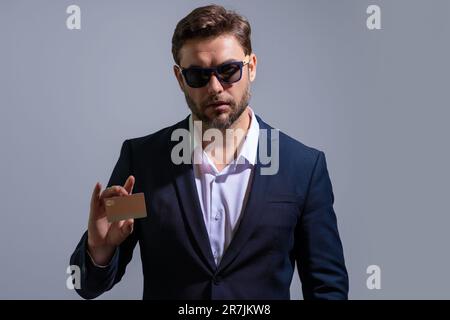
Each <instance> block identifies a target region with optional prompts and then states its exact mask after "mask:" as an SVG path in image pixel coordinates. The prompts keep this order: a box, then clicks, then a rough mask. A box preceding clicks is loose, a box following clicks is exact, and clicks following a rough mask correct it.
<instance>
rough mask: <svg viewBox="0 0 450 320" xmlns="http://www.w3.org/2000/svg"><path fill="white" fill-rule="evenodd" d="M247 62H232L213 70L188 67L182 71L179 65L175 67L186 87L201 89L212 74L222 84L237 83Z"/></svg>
mask: <svg viewBox="0 0 450 320" xmlns="http://www.w3.org/2000/svg"><path fill="white" fill-rule="evenodd" d="M249 62H250V61H232V62H227V63H224V64H221V65H220V66H217V67H213V68H201V67H190V68H186V69H184V68H182V67H180V66H179V65H177V67H178V68H179V69H180V70H181V73H182V74H183V76H184V79H185V80H186V83H187V85H188V86H190V87H192V88H201V87H204V86H206V84H207V83H208V82H209V80H210V79H211V75H212V74H213V73H214V74H215V75H216V77H217V79H218V80H219V81H220V82H221V83H223V84H231V83H234V82H238V81H239V80H241V77H242V68H243V67H244V66H245V65H246V64H248V63H249Z"/></svg>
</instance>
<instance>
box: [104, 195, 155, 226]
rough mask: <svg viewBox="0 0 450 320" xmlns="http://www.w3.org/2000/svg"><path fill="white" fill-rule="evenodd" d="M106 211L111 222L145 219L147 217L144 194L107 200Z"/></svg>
mask: <svg viewBox="0 0 450 320" xmlns="http://www.w3.org/2000/svg"><path fill="white" fill-rule="evenodd" d="M105 209H106V217H107V218H108V221H109V222H114V221H120V220H126V219H131V218H134V219H138V218H145V217H146V216H147V210H146V207H145V197H144V193H143V192H141V193H135V194H131V195H129V196H118V197H112V198H107V199H105Z"/></svg>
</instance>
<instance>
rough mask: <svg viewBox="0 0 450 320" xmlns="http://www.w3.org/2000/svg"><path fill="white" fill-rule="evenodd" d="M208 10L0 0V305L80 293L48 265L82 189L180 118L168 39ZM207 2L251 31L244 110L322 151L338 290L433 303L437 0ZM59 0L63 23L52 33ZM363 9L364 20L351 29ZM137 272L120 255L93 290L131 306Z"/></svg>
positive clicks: (441, 267)
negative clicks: (337, 254)
mask: <svg viewBox="0 0 450 320" xmlns="http://www.w3.org/2000/svg"><path fill="white" fill-rule="evenodd" d="M209 3H210V2H207V1H181V0H180V1H174V0H170V1H125V0H123V1H118V0H114V1H112V0H111V1H106V0H103V1H99V0H95V1H86V0H77V1H65V0H60V1H55V0H53V1H51V0H40V1H31V0H30V1H20V0H14V1H13V0H1V1H0V112H1V114H0V134H1V140H0V141H1V142H0V143H1V149H0V150H1V157H0V177H1V180H0V181H1V183H0V200H1V209H0V212H1V223H0V298H2V299H50V298H51V299H80V298H79V296H78V295H77V294H76V293H75V292H74V291H71V290H68V289H67V288H66V279H67V277H68V275H67V274H66V269H67V267H68V264H69V257H70V255H71V253H72V251H73V250H74V248H75V246H76V244H77V243H78V241H79V239H80V237H81V235H82V233H83V232H84V231H85V229H86V227H87V220H88V213H89V201H90V197H91V193H92V189H93V187H94V185H95V183H96V182H97V181H100V182H101V183H102V185H103V187H105V186H106V184H107V182H108V179H109V177H110V175H111V172H112V169H113V167H114V165H115V163H116V161H117V159H118V156H119V151H120V147H121V145H122V142H123V141H124V140H125V139H129V138H134V137H139V136H144V135H147V134H149V133H152V132H155V131H157V130H159V129H161V128H163V127H166V126H169V125H172V124H174V123H176V122H178V121H180V120H181V119H183V118H184V117H185V116H186V115H187V114H188V112H189V111H188V108H187V106H186V103H185V100H184V96H183V95H182V92H181V91H180V89H179V87H178V84H177V82H176V79H175V77H174V75H173V72H172V66H173V63H174V62H173V59H172V55H171V37H172V34H173V31H174V28H175V25H176V23H177V22H178V21H179V20H180V19H181V18H182V17H184V16H185V15H187V14H188V13H189V12H190V11H192V10H193V9H194V8H196V7H198V6H202V5H206V4H209ZM215 3H217V4H222V5H224V6H225V7H226V8H228V9H234V10H237V11H238V12H239V13H241V14H243V15H244V16H246V17H247V18H248V19H249V21H250V23H251V26H252V31H253V37H252V41H253V43H252V44H253V49H254V52H255V53H256V55H257V57H258V69H257V75H256V81H255V82H254V83H253V85H252V100H251V102H250V105H251V107H252V108H253V109H254V110H255V112H256V113H257V114H259V115H260V116H261V117H262V119H264V120H265V121H266V122H268V123H269V124H271V125H272V126H274V127H276V128H279V129H280V130H282V131H284V132H285V133H287V134H289V135H290V136H292V137H294V138H295V139H297V140H299V141H301V142H303V143H305V144H307V145H309V146H313V147H315V148H318V149H320V150H322V151H324V152H325V154H326V158H327V163H328V170H329V173H330V177H331V180H332V183H333V190H334V195H335V211H336V214H337V217H338V227H339V231H340V235H341V239H342V242H343V245H344V254H345V258H346V265H347V268H348V272H349V277H350V294H349V297H350V299H419V298H421V299H428V298H437V299H450V289H449V288H450V277H448V270H449V269H450V257H449V250H448V243H450V233H449V232H448V228H449V225H450V216H449V209H448V197H449V183H448V182H449V178H450V173H449V169H448V164H449V163H450V151H449V143H448V137H449V136H450V129H449V126H448V120H449V115H450V112H449V108H448V93H449V89H450V88H449V79H448V77H449V74H450V73H449V71H450V66H449V61H448V57H450V50H449V48H450V46H449V36H450V27H449V23H448V20H449V17H450V2H449V1H445V0H442V1H439V0H434V1H425V0H422V1H417V0H415V1H414V0H408V1H407V0H397V1H393V0H392V1H384V0H372V1H365V0H342V1H331V0H329V1H324V0H320V1H318V0H314V1H312V0H311V1H300V0H295V1H287V0H282V1H256V0H245V1H216V2H215ZM72 4H76V5H78V6H80V8H81V30H68V29H67V27H66V19H67V17H68V16H69V14H67V13H66V8H67V7H68V6H69V5H72ZM371 4H375V5H379V6H380V8H381V26H382V28H381V30H369V29H368V28H367V26H366V19H367V17H368V14H367V13H366V9H367V7H368V6H369V5H371ZM446 106H447V107H446ZM299 170H301V168H299ZM369 265H378V266H379V267H380V268H381V289H380V290H369V289H368V288H367V286H366V279H367V277H368V276H369V275H368V274H367V273H366V269H367V267H368V266H369ZM180 267H181V266H180ZM142 282H143V281H142V270H141V262H140V256H139V248H138V247H136V250H135V252H134V258H133V260H132V262H131V263H130V264H129V266H128V268H127V272H126V274H125V276H124V278H123V279H122V281H121V282H120V283H119V284H118V285H116V286H115V287H114V288H113V290H112V291H110V292H107V293H105V294H104V295H102V296H101V297H100V299H105V298H106V299H141V298H142V286H143V283H142ZM291 293H292V299H301V297H302V296H301V290H300V282H299V280H298V275H297V273H296V274H295V275H294V281H293V284H292V287H291Z"/></svg>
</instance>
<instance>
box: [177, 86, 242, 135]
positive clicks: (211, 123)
mask: <svg viewBox="0 0 450 320" xmlns="http://www.w3.org/2000/svg"><path fill="white" fill-rule="evenodd" d="M184 96H185V98H186V102H187V104H188V106H189V109H190V110H191V112H192V114H193V115H195V116H196V117H197V118H198V119H199V120H201V121H202V125H203V127H204V129H219V130H225V129H228V128H230V127H231V126H232V124H233V123H234V122H235V121H236V120H237V119H238V118H239V117H240V116H241V115H242V113H243V112H244V110H245V108H246V107H247V106H248V103H249V101H250V98H251V93H250V85H249V84H247V86H246V88H245V90H244V93H243V94H242V97H241V99H240V100H239V101H238V102H236V101H235V100H234V99H233V98H230V99H222V98H220V97H211V98H210V99H208V100H207V102H206V103H204V104H202V105H197V104H196V103H195V102H194V100H192V98H191V97H190V96H189V94H188V93H187V92H186V91H184ZM216 101H224V102H226V103H227V104H228V106H229V109H230V111H229V112H228V114H227V115H226V117H225V118H224V117H222V115H223V114H224V113H221V114H218V113H217V112H214V113H213V115H212V117H209V116H208V115H207V114H206V108H207V106H208V105H209V104H211V103H214V102H216Z"/></svg>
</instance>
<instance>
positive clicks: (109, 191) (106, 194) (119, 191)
mask: <svg viewBox="0 0 450 320" xmlns="http://www.w3.org/2000/svg"><path fill="white" fill-rule="evenodd" d="M121 195H128V192H127V191H126V190H125V189H124V188H123V187H121V186H112V187H109V188H106V189H105V190H103V192H102V194H101V195H100V200H103V199H106V198H111V197H115V196H121Z"/></svg>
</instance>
